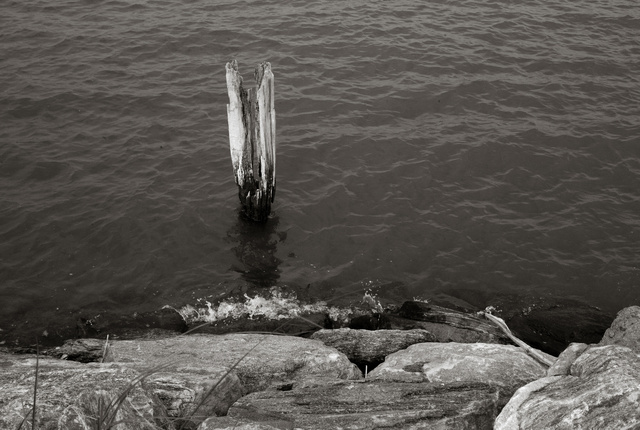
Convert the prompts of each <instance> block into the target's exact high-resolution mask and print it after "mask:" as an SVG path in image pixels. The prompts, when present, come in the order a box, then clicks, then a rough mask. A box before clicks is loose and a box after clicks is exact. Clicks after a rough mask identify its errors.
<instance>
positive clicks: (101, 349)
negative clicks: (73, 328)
mask: <svg viewBox="0 0 640 430" xmlns="http://www.w3.org/2000/svg"><path fill="white" fill-rule="evenodd" d="M105 343H106V342H105V340H101V339H72V340H68V341H66V342H65V343H64V345H62V346H61V347H59V348H55V349H53V350H51V351H50V352H49V353H48V355H52V356H54V357H57V358H62V359H64V360H70V361H79V362H80V363H91V362H99V361H100V360H101V359H102V356H103V354H104V353H105ZM106 350H107V351H108V348H107V349H106Z"/></svg>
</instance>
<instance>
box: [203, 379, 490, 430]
mask: <svg viewBox="0 0 640 430" xmlns="http://www.w3.org/2000/svg"><path fill="white" fill-rule="evenodd" d="M497 411H498V393H497V389H496V388H495V387H491V386H489V385H487V384H477V383H451V384H439V383H437V384H436V383H426V382H425V383H415V384H404V383H394V382H384V381H369V382H348V381H341V382H340V383H337V384H329V385H323V386H321V387H315V388H313V389H311V388H304V389H300V388H298V389H294V390H291V391H273V390H271V391H262V392H256V393H252V394H250V395H248V396H246V397H243V398H242V399H240V400H239V401H238V402H236V403H235V404H234V405H233V406H232V407H231V409H229V415H228V417H225V418H224V419H220V418H213V419H210V420H207V422H206V423H207V427H206V429H223V428H233V426H230V422H229V419H235V420H238V421H239V422H240V423H241V424H243V425H247V424H246V423H254V424H256V425H261V426H266V427H243V428H259V429H272V428H277V429H293V428H295V429H323V430H324V429H337V428H345V429H347V428H348V429H377V428H405V429H491V428H492V427H493V422H494V419H495V416H496V415H497ZM218 423H219V424H218ZM204 428H205V427H202V429H204Z"/></svg>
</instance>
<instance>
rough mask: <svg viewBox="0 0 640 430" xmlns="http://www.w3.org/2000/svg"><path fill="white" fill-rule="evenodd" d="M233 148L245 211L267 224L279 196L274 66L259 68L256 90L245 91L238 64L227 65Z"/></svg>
mask: <svg viewBox="0 0 640 430" xmlns="http://www.w3.org/2000/svg"><path fill="white" fill-rule="evenodd" d="M226 70H227V90H228V91H229V104H228V105H227V118H228V120H229V145H230V147H231V161H232V163H233V172H234V175H235V180H236V184H238V196H239V197H240V202H241V203H242V211H243V213H244V214H245V215H246V216H247V218H249V219H251V220H254V221H258V222H265V221H266V220H267V219H268V218H269V212H271V203H273V199H274V197H275V193H276V111H275V109H274V103H273V73H272V72H271V64H269V63H267V62H264V63H262V64H260V65H259V66H258V67H256V70H255V79H256V88H249V89H247V90H245V89H244V88H243V87H242V76H240V74H239V73H238V62H237V61H236V60H233V61H232V62H230V63H227V65H226Z"/></svg>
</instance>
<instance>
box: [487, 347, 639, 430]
mask: <svg viewBox="0 0 640 430" xmlns="http://www.w3.org/2000/svg"><path fill="white" fill-rule="evenodd" d="M565 353H566V354H565ZM565 353H563V354H562V355H561V356H560V357H559V361H562V362H563V363H564V364H563V365H562V366H561V368H562V369H566V372H567V374H566V375H562V371H561V370H560V367H559V368H557V369H555V370H554V371H552V373H554V374H555V376H548V377H545V378H542V379H539V380H537V381H534V382H532V383H530V384H528V385H525V386H524V387H522V388H520V389H519V390H518V391H517V392H516V394H515V395H514V396H513V397H512V398H511V400H510V401H509V402H508V403H507V405H506V406H505V408H504V409H503V410H502V412H501V413H500V415H499V416H498V418H497V419H496V424H495V428H496V429H497V430H511V429H514V430H515V429H523V428H526V429H532V430H535V429H541V430H542V429H573V428H589V429H631V428H640V407H638V405H639V404H640V357H639V356H638V355H637V354H636V353H634V352H633V351H632V350H631V349H629V348H627V347H623V346H616V345H608V346H597V347H593V346H592V347H587V346H586V345H584V346H582V345H579V344H575V345H574V346H572V347H571V348H569V349H567V351H566V352H565ZM574 357H575V358H574ZM571 359H573V361H571ZM554 367H555V366H554Z"/></svg>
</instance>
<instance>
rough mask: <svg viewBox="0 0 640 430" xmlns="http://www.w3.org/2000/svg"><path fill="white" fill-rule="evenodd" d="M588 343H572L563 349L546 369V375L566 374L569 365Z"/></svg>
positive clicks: (569, 367)
mask: <svg viewBox="0 0 640 430" xmlns="http://www.w3.org/2000/svg"><path fill="white" fill-rule="evenodd" d="M587 348H589V345H587V344H586V343H572V344H571V345H569V346H568V347H567V349H565V350H564V351H563V352H562V354H560V356H559V357H558V359H557V360H556V362H555V363H554V364H553V366H551V367H550V368H549V369H547V376H564V375H568V374H569V373H570V371H571V365H572V364H573V362H574V361H576V358H578V357H579V356H580V354H582V353H583V352H584V351H585V350H586V349H587Z"/></svg>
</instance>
